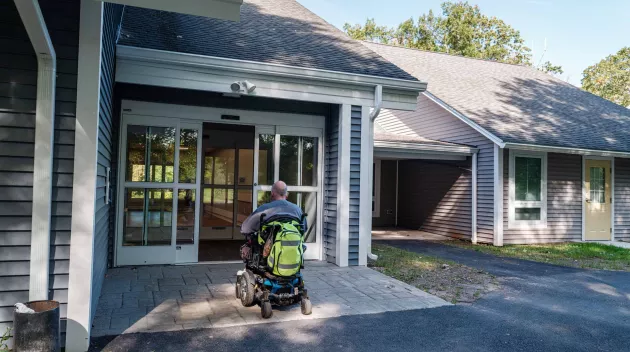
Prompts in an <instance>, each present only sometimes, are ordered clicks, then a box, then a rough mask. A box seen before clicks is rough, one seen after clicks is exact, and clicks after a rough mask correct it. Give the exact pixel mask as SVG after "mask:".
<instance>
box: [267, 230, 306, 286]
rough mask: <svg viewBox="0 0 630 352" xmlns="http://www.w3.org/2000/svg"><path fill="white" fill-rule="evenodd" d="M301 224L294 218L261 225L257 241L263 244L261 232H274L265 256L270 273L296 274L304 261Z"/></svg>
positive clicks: (280, 274) (281, 274) (279, 274)
mask: <svg viewBox="0 0 630 352" xmlns="http://www.w3.org/2000/svg"><path fill="white" fill-rule="evenodd" d="M301 228H302V225H300V223H299V222H298V221H296V220H290V221H272V222H270V223H268V224H265V225H263V231H261V232H260V233H259V235H258V243H259V244H260V245H261V246H264V245H265V242H266V241H265V239H264V238H262V237H261V233H265V232H267V231H269V230H271V231H269V232H267V233H271V234H275V235H273V237H272V241H273V242H272V245H271V251H270V252H269V256H268V257H267V266H269V268H271V273H272V274H273V275H277V276H292V275H295V274H297V273H298V272H299V271H300V268H301V267H302V264H303V263H304V247H303V246H302V244H303V238H302V231H300V229H301Z"/></svg>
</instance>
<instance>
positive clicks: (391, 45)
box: [359, 40, 536, 69]
mask: <svg viewBox="0 0 630 352" xmlns="http://www.w3.org/2000/svg"><path fill="white" fill-rule="evenodd" d="M359 42H362V43H368V44H376V45H382V46H388V47H391V48H400V49H406V50H412V51H420V52H424V53H431V54H439V55H446V56H452V57H459V58H462V59H469V60H477V61H484V62H489V63H494V64H503V65H510V66H517V67H525V68H533V69H536V68H534V67H532V66H527V65H523V64H511V63H508V62H501V61H494V60H490V59H480V58H478V57H470V56H464V55H460V54H450V53H445V52H441V51H432V50H425V49H418V48H408V47H406V46H400V45H394V44H385V43H377V42H371V41H368V40H359Z"/></svg>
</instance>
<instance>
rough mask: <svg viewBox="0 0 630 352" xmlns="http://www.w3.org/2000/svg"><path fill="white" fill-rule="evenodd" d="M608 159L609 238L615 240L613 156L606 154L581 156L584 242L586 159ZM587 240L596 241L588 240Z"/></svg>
mask: <svg viewBox="0 0 630 352" xmlns="http://www.w3.org/2000/svg"><path fill="white" fill-rule="evenodd" d="M587 159H590V160H608V161H610V172H611V175H610V198H611V201H610V205H611V209H610V228H611V231H610V240H611V241H614V240H615V158H614V157H606V156H587V155H583V156H582V242H586V197H587V194H586V160H587ZM588 242H597V240H595V241H588Z"/></svg>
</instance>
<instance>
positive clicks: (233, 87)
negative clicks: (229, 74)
mask: <svg viewBox="0 0 630 352" xmlns="http://www.w3.org/2000/svg"><path fill="white" fill-rule="evenodd" d="M230 89H231V90H232V91H233V92H235V93H237V92H240V91H241V82H234V83H232V84H230Z"/></svg>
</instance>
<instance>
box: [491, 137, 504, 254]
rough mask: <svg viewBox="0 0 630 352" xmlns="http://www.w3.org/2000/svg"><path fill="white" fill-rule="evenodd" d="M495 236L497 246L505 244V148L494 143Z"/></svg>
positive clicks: (494, 240)
mask: <svg viewBox="0 0 630 352" xmlns="http://www.w3.org/2000/svg"><path fill="white" fill-rule="evenodd" d="M493 161H494V238H493V244H494V245H495V246H503V149H502V148H500V147H499V145H497V144H495V145H494V159H493Z"/></svg>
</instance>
